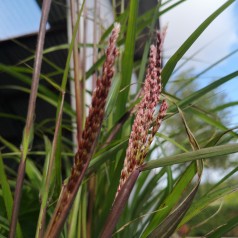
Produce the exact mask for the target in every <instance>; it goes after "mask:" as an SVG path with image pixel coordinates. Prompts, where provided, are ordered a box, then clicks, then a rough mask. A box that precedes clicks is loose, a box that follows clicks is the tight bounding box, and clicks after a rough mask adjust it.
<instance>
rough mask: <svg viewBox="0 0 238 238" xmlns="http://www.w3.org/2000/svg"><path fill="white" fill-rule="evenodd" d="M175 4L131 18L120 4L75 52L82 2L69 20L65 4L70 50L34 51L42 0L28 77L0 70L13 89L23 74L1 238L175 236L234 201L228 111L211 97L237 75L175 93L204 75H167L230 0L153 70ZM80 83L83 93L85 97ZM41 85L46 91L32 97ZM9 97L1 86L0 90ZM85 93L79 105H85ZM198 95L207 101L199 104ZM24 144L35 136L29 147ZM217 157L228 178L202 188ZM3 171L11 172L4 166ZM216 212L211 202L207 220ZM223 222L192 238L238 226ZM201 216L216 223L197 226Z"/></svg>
mask: <svg viewBox="0 0 238 238" xmlns="http://www.w3.org/2000/svg"><path fill="white" fill-rule="evenodd" d="M182 3H183V1H173V0H172V1H166V2H162V3H160V2H159V3H158V5H157V6H156V7H155V8H153V9H151V10H149V11H147V12H146V13H144V14H143V15H139V14H138V6H139V1H137V0H131V1H130V2H129V4H127V6H126V7H125V9H124V7H123V4H122V6H121V12H120V13H118V14H116V16H115V22H113V23H112V24H111V25H110V26H109V27H108V28H107V29H104V31H103V33H102V35H101V38H100V40H99V41H97V42H96V41H95V42H93V44H86V42H81V41H80V39H79V37H78V31H79V29H80V27H79V26H80V20H82V19H83V17H85V16H86V13H87V12H86V11H85V8H86V7H85V1H83V3H82V5H81V6H80V10H79V11H78V12H77V14H75V6H74V1H71V2H70V9H71V20H72V23H71V26H72V35H71V41H70V43H69V44H68V45H67V46H55V47H54V49H44V40H45V37H46V24H47V19H48V15H49V12H50V9H51V4H52V3H51V1H50V0H49V1H43V4H42V17H41V25H40V29H39V35H38V42H37V47H36V51H35V54H34V56H35V59H34V68H33V69H32V70H31V71H30V72H29V71H27V70H26V69H27V66H26V63H25V62H24V64H23V66H24V67H25V71H24V70H22V68H21V67H23V66H22V65H17V66H14V67H13V66H11V65H3V64H0V70H1V72H5V73H7V74H9V75H12V74H13V73H12V72H15V73H14V76H15V77H16V79H17V80H21V79H22V78H23V76H24V77H25V78H26V81H25V86H24V87H22V88H20V87H18V88H17V90H22V91H24V92H27V93H29V103H28V111H27V115H26V120H25V127H24V129H23V136H22V142H21V145H20V146H18V145H15V144H13V143H12V142H11V141H8V140H6V139H5V138H3V137H2V136H0V141H1V143H2V148H1V151H0V185H1V186H0V212H1V213H0V234H1V237H10V238H13V237H26V238H28V237H34V236H35V237H37V238H48V237H50V238H57V237H65V238H66V237H67V238H68V237H69V238H71V237H83V238H86V237H87V238H89V237H95V238H96V237H102V238H109V237H120V238H121V237H135V238H137V237H138V238H139V237H141V238H146V237H172V236H173V235H177V236H180V237H183V236H185V235H188V234H189V232H191V233H193V234H194V233H195V231H197V229H199V226H200V223H203V224H204V223H206V221H205V222H204V221H200V220H199V216H201V215H203V217H204V212H206V209H209V208H211V206H212V205H214V203H216V204H223V203H222V202H221V199H224V200H225V199H226V197H228V196H229V195H230V194H236V191H237V189H238V185H237V180H236V178H235V173H236V171H237V164H236V163H235V162H231V161H234V159H235V161H236V157H237V154H236V153H237V152H238V144H237V133H236V129H237V128H236V127H234V128H228V127H227V126H226V124H225V116H224V115H225V114H226V110H227V109H229V108H230V107H231V106H233V105H232V104H224V105H223V106H222V105H220V104H217V101H216V99H215V96H214V90H215V89H216V88H218V87H219V86H222V85H223V84H224V83H225V82H228V81H229V80H232V79H234V78H235V77H237V76H238V71H235V72H231V73H230V74H228V75H225V76H223V77H221V78H219V79H216V80H214V81H212V82H211V83H210V84H208V85H207V86H204V87H202V88H200V89H199V90H197V89H196V88H195V89H194V90H189V91H188V90H186V89H188V88H189V85H190V86H191V85H193V84H192V82H195V81H196V80H197V79H198V78H199V76H200V75H201V74H203V73H204V72H206V71H208V70H209V69H210V68H211V66H208V67H207V68H206V69H205V70H203V71H202V73H201V74H198V76H197V78H196V77H194V78H192V79H190V78H189V77H187V76H186V72H185V74H184V75H182V74H181V75H179V76H175V77H177V78H176V79H175V80H174V78H173V77H174V76H173V72H174V70H175V68H176V66H177V64H179V62H180V60H181V59H182V57H183V56H184V55H185V53H186V52H187V51H188V50H189V49H190V47H192V46H193V44H194V43H195V42H196V40H197V39H198V37H199V36H200V35H201V34H202V33H203V32H204V31H205V30H206V28H207V27H208V26H209V25H210V24H211V23H212V22H213V21H214V20H215V19H216V18H217V17H219V15H220V14H221V13H222V12H223V11H226V9H227V8H228V7H229V6H230V5H231V4H232V3H234V0H229V1H227V2H226V3H224V4H223V5H222V6H221V7H220V8H218V9H217V10H216V11H215V12H214V13H213V14H211V15H210V16H208V17H207V19H206V20H205V21H204V22H202V24H201V25H200V26H199V27H198V28H197V29H195V30H194V32H193V33H192V34H191V35H190V36H189V38H188V39H187V40H186V41H185V42H184V43H183V44H182V45H181V47H180V48H179V49H178V50H177V51H176V52H175V53H174V55H172V56H171V57H170V58H169V59H168V60H167V61H166V63H165V64H164V66H163V64H162V61H163V41H164V39H165V38H166V30H164V29H163V28H162V30H160V31H158V29H156V27H155V25H156V21H157V20H158V18H159V17H160V16H162V15H163V14H166V13H167V12H168V11H170V10H171V9H173V8H176V7H177V6H178V5H180V4H182ZM113 7H114V6H113ZM94 10H95V9H94ZM95 11H96V10H95ZM76 15H77V16H76ZM94 20H95V24H101V23H98V22H97V21H96V19H94ZM145 29H147V31H148V32H149V34H148V37H147V38H146V41H145V42H144V44H143V53H142V57H140V58H139V59H136V57H135V53H136V43H137V42H138V40H139V39H140V37H141V34H142V32H143V30H145ZM168 30H169V29H168ZM79 33H80V32H79ZM57 47H58V48H59V49H60V48H61V47H66V49H67V52H68V55H67V59H66V65H65V68H64V69H62V71H61V76H62V81H61V82H60V83H56V82H54V80H53V79H52V78H50V76H48V75H44V74H43V73H42V72H41V64H42V60H45V59H46V58H47V53H46V52H47V51H50V50H53V51H54V50H55V51H56V50H57ZM85 47H90V48H92V49H94V51H93V52H94V53H93V54H95V55H94V56H95V57H94V60H95V62H94V64H93V65H92V66H91V68H90V69H88V70H85V71H82V68H80V67H79V65H80V63H79V62H80V60H81V59H82V52H83V50H84V49H85ZM102 49H103V50H102ZM227 57H229V56H227ZM227 57H224V58H223V60H226V58H227ZM83 60H85V61H86V59H83ZM26 62H27V59H26ZM48 63H49V61H48ZM50 63H51V64H54V62H50ZM81 63H82V62H81ZM83 63H85V62H83ZM83 63H82V64H83ZM217 64H219V62H217V63H215V64H214V65H213V66H212V67H216V65H217ZM72 65H73V66H72ZM71 66H72V67H73V68H72V67H71ZM72 72H73V74H74V77H73V79H72V77H71V76H72ZM29 75H32V78H31V77H29ZM179 77H180V78H179ZM89 78H91V80H92V87H90V88H87V87H86V80H88V79H89ZM133 78H135V79H134V81H135V82H136V83H133V82H134V81H133ZM42 80H45V81H46V82H47V83H48V84H49V85H51V86H52V85H53V87H54V90H52V92H49V91H44V90H42V85H41V82H42ZM172 80H173V81H172ZM72 81H74V83H73V85H74V86H73V87H74V88H73V90H72V91H73V92H71V91H70V92H69V91H68V90H67V85H68V84H69V83H70V82H72ZM170 81H171V82H172V85H173V87H171V86H170V85H169V84H168V83H169V82H170ZM29 82H30V83H31V89H30V90H29V88H28V87H29ZM134 84H135V85H134ZM184 85H185V86H184ZM133 86H135V87H134V89H133V90H132V87H133ZM175 86H176V90H174V89H173V88H174V87H175ZM12 88H13V86H12V85H10V86H9V85H6V86H5V87H2V88H1V90H10V89H12ZM25 89H27V90H25ZM67 93H69V94H72V95H73V96H74V100H75V105H76V107H75V108H74V107H73V106H70V105H69V103H68V102H67V101H66V99H65V97H66V95H67ZM42 95H43V96H42ZM88 95H89V96H90V98H91V99H90V101H87V100H85V98H86V96H88ZM209 95H212V97H211V98H212V100H214V101H215V102H212V103H211V102H210V101H209V103H205V102H207V100H208V98H209V97H208V96H209ZM38 98H43V100H45V101H46V103H50V104H52V105H53V106H54V108H55V119H54V120H53V121H54V127H53V130H51V131H49V130H48V129H49V128H47V119H46V121H44V122H42V123H39V124H38V123H35V122H34V121H35V119H34V117H35V116H36V117H37V116H38V115H35V109H36V106H37V104H36V101H37V100H38ZM65 114H67V116H69V117H70V119H69V120H66V119H65ZM220 115H222V117H221V116H220ZM0 116H3V113H2V114H0ZM5 116H6V115H5ZM8 117H9V120H16V119H17V118H14V117H13V116H11V115H8ZM65 128H66V129H67V130H68V131H70V136H71V137H70V138H69V136H68V135H66V134H65V133H64V132H65V130H64V129H65ZM201 128H205V130H202V129H201ZM35 137H38V138H39V139H38V140H37V143H39V144H37V145H36V144H35V142H34V138H35ZM231 154H232V156H233V157H232V158H233V160H231V159H230V155H231ZM39 159H40V163H39ZM215 159H216V160H215ZM221 160H222V161H224V160H226V161H227V167H229V171H228V170H225V169H224V176H222V177H221V178H219V180H218V181H217V182H215V183H212V184H209V185H208V186H204V185H203V184H201V179H202V178H203V171H204V168H205V169H206V167H208V166H210V167H211V168H214V164H213V161H221ZM12 162H14V163H15V164H17V168H18V170H17V171H13V170H12V169H11V166H12V164H13V163H12ZM218 164H219V163H218ZM219 166H220V167H222V166H223V164H222V165H221V164H220V165H219ZM222 212H223V210H222V205H221V206H220V208H219V209H218V211H217V213H216V214H222ZM201 217H202V216H201ZM224 217H225V214H224ZM227 217H229V219H228V220H223V221H221V223H219V224H216V223H215V224H214V225H213V227H212V229H211V231H210V232H209V233H208V234H201V235H203V236H204V235H206V237H210V238H214V237H221V236H223V235H225V234H227V233H228V234H229V232H231V231H232V229H233V228H234V227H235V226H237V224H238V216H237V215H232V217H230V216H227ZM195 218H196V219H198V220H196V222H197V223H196V224H195V225H194V219H195ZM211 219H216V216H215V215H214V216H211V218H209V217H208V221H209V220H211ZM190 221H192V223H190ZM191 224H192V225H191Z"/></svg>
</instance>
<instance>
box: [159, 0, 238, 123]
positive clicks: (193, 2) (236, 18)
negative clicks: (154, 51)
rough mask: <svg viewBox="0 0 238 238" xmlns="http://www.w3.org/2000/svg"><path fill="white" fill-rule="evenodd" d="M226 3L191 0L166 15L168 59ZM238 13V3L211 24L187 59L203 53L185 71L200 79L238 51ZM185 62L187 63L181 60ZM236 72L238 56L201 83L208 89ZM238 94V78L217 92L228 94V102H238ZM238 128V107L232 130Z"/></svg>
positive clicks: (220, 0) (187, 55) (204, 77)
mask: <svg viewBox="0 0 238 238" xmlns="http://www.w3.org/2000/svg"><path fill="white" fill-rule="evenodd" d="M225 2H226V1H224V0H209V1H207V0H187V1H185V2H184V3H182V4H181V5H180V6H177V7H176V8H175V9H173V10H171V11H170V12H169V13H168V14H165V15H164V16H163V17H162V19H161V25H162V27H163V26H165V25H168V30H167V35H166V38H165V44H164V55H165V57H170V56H171V55H173V53H174V52H175V51H176V50H177V49H178V48H179V46H181V44H182V43H183V42H184V41H185V40H186V39H187V38H188V37H189V36H190V34H191V33H192V32H193V31H194V30H195V29H196V28H197V27H198V26H199V25H200V24H201V23H202V22H203V21H204V20H205V19H206V18H207V17H208V16H209V15H211V14H212V13H213V12H214V11H215V10H216V9H217V8H219V6H221V5H222V4H223V3H225ZM237 13H238V3H237V1H236V2H235V3H234V4H233V5H231V6H230V7H229V8H227V9H226V10H225V11H224V12H223V13H222V14H221V15H219V16H218V17H217V19H216V20H215V21H214V22H212V23H211V25H210V26H209V27H208V28H207V29H206V30H205V32H203V33H202V35H201V37H199V38H198V40H197V41H196V43H195V44H194V45H193V46H192V47H191V49H190V50H189V51H188V52H187V53H186V55H185V57H190V56H192V55H193V54H194V53H195V52H198V51H199V53H198V54H196V55H195V57H194V60H192V61H191V60H190V61H189V63H188V64H186V65H185V66H184V67H183V68H182V69H181V70H184V71H185V70H188V69H193V71H192V74H194V75H196V74H197V73H199V72H201V71H202V70H203V69H205V68H207V67H208V66H209V65H211V64H212V63H214V62H216V61H217V60H219V59H221V58H222V57H224V56H225V55H227V54H229V53H230V52H232V51H234V50H236V49H238V28H237V25H238V14H237ZM181 62H183V61H182V60H181ZM178 65H179V64H178ZM236 70H238V52H237V53H236V54H234V55H233V56H232V57H230V58H229V59H227V60H225V61H224V62H222V63H221V64H219V65H217V66H216V67H215V68H214V69H212V70H210V71H209V72H207V73H206V74H205V75H202V77H201V78H200V79H199V81H198V82H199V85H200V87H204V86H205V85H207V84H209V83H210V82H211V81H214V80H216V79H219V78H221V77H223V76H225V75H227V74H229V73H231V72H234V71H236ZM237 91H238V78H234V79H232V80H231V81H230V82H228V83H225V84H224V85H222V86H221V87H219V88H218V89H217V90H216V92H217V93H219V92H225V93H226V95H227V99H226V100H227V101H238V93H237ZM235 124H236V125H237V124H238V107H237V106H236V107H233V108H232V110H231V121H230V123H229V125H228V126H234V125H235Z"/></svg>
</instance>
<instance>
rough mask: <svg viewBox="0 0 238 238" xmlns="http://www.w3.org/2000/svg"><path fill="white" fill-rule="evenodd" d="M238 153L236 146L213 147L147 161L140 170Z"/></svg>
mask: <svg viewBox="0 0 238 238" xmlns="http://www.w3.org/2000/svg"><path fill="white" fill-rule="evenodd" d="M237 152H238V144H237V143H234V144H227V145H220V146H214V147H208V148H204V149H200V150H196V151H192V152H187V153H182V154H178V155H173V156H168V157H165V158H163V159H157V160H153V161H149V162H147V163H145V164H144V165H142V166H141V170H142V171H144V170H151V169H154V168H158V167H163V166H167V165H173V164H180V163H185V162H189V161H194V160H199V159H212V158H216V157H217V156H222V155H228V154H232V153H237Z"/></svg>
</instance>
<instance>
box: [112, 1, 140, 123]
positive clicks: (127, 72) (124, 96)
mask: <svg viewBox="0 0 238 238" xmlns="http://www.w3.org/2000/svg"><path fill="white" fill-rule="evenodd" d="M137 12H138V1H137V0H131V1H130V8H129V20H128V27H127V33H126V42H125V50H124V53H123V56H122V66H121V67H122V69H121V85H120V90H121V92H120V94H119V95H118V107H117V111H116V118H117V119H119V118H120V117H121V116H122V115H123V114H124V112H125V109H126V103H127V100H128V95H129V92H130V87H129V86H128V85H130V84H131V75H132V69H133V61H134V51H135V38H136V27H135V26H136V20H137Z"/></svg>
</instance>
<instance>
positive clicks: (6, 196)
mask: <svg viewBox="0 0 238 238" xmlns="http://www.w3.org/2000/svg"><path fill="white" fill-rule="evenodd" d="M0 185H1V187H2V196H3V201H4V205H5V208H6V211H7V218H8V221H9V222H10V221H11V215H12V207H13V198H12V193H11V188H10V185H9V182H8V180H7V176H6V173H5V170H4V164H3V159H2V154H1V152H0ZM16 234H17V237H19V238H21V237H22V232H21V228H20V225H19V223H17V229H16Z"/></svg>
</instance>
